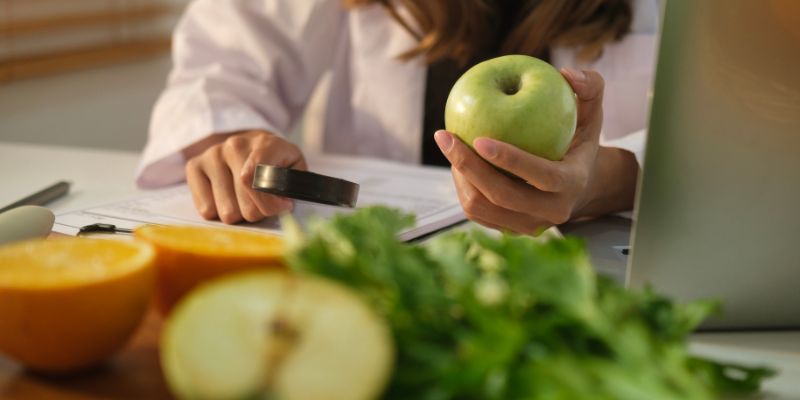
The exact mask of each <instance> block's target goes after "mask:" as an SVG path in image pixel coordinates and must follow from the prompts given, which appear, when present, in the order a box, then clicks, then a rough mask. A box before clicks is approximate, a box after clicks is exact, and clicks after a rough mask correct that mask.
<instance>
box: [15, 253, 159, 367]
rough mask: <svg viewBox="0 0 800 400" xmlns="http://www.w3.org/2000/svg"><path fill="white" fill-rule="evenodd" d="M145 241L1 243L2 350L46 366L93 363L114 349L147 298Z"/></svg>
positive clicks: (149, 272) (149, 275) (149, 261)
mask: <svg viewBox="0 0 800 400" xmlns="http://www.w3.org/2000/svg"><path fill="white" fill-rule="evenodd" d="M154 260H155V252H154V250H153V248H152V247H151V246H149V245H147V244H144V243H133V242H123V241H115V240H99V239H82V238H64V239H54V240H33V241H25V242H18V243H15V244H12V245H8V246H5V247H2V248H0V353H4V354H6V355H7V356H9V357H10V358H12V359H14V360H16V361H18V362H20V363H21V364H23V365H25V366H26V367H28V368H30V369H33V370H38V371H43V372H69V371H75V370H80V369H84V368H87V367H91V366H93V365H95V364H97V363H99V362H101V361H103V360H105V359H106V358H108V357H109V356H111V355H112V354H113V353H114V352H116V351H117V350H119V349H120V348H121V347H122V346H123V345H124V344H125V342H126V341H127V340H128V338H129V337H130V335H131V334H132V333H133V332H134V331H135V329H136V327H137V326H138V324H139V322H140V321H141V319H142V317H143V316H144V314H145V312H146V310H147V307H148V305H149V303H150V299H151V297H152V292H153V287H154V283H155V270H154V268H153V262H154Z"/></svg>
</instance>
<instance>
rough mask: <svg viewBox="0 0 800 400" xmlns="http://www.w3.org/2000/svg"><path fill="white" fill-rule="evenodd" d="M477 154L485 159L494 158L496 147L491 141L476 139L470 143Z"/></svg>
mask: <svg viewBox="0 0 800 400" xmlns="http://www.w3.org/2000/svg"><path fill="white" fill-rule="evenodd" d="M472 145H473V146H475V150H476V151H477V152H478V154H479V155H480V156H481V157H483V158H486V159H489V158H494V156H495V155H497V145H496V144H494V141H493V140H491V139H485V138H478V139H475V141H474V142H473V143H472Z"/></svg>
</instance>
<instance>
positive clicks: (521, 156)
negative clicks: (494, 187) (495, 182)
mask: <svg viewBox="0 0 800 400" xmlns="http://www.w3.org/2000/svg"><path fill="white" fill-rule="evenodd" d="M473 146H474V147H475V151H476V152H477V153H478V155H480V156H481V157H483V159H485V160H486V161H489V162H490V163H492V164H493V165H495V166H497V167H498V168H502V169H504V170H506V171H508V172H511V173H512V174H514V175H516V176H518V177H520V178H522V179H524V180H525V181H526V182H528V183H530V184H531V185H533V186H536V188H537V189H539V190H543V191H545V192H560V191H562V190H564V186H565V182H564V171H563V169H564V168H563V167H562V164H561V163H559V162H556V161H550V160H547V159H544V158H542V157H538V156H535V155H533V154H530V153H528V152H526V151H525V150H522V149H520V148H518V147H516V146H514V145H511V144H508V143H505V142H501V141H498V140H493V139H489V138H478V139H475V142H474V143H473Z"/></svg>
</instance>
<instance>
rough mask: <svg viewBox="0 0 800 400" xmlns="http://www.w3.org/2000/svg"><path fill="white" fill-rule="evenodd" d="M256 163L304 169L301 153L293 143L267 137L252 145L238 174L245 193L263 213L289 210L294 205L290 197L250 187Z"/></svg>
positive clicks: (305, 167)
mask: <svg viewBox="0 0 800 400" xmlns="http://www.w3.org/2000/svg"><path fill="white" fill-rule="evenodd" d="M258 164H265V165H273V166H278V167H287V168H292V169H301V170H306V169H308V167H307V165H306V162H305V158H304V157H303V154H302V153H301V152H300V150H299V149H298V148H297V147H296V146H295V145H293V144H291V143H289V142H287V141H285V140H283V139H280V138H277V137H272V138H267V139H265V140H261V141H259V142H258V143H256V144H255V145H254V148H253V149H252V151H250V153H249V155H248V156H247V159H246V160H245V161H244V162H243V166H242V169H241V171H240V173H239V175H238V176H239V181H240V182H241V185H243V186H245V187H247V188H248V190H247V194H248V195H249V197H250V198H251V199H252V201H253V203H254V204H255V205H256V206H257V207H258V209H259V210H260V211H261V212H262V213H263V214H264V215H267V216H270V215H276V214H279V213H281V212H285V211H290V210H291V209H292V207H293V206H294V202H292V201H291V200H290V199H287V198H284V197H279V196H274V195H271V194H268V193H263V192H259V191H257V190H253V189H252V183H253V176H254V174H255V169H256V166H257V165H258Z"/></svg>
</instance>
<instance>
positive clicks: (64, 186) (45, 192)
mask: <svg viewBox="0 0 800 400" xmlns="http://www.w3.org/2000/svg"><path fill="white" fill-rule="evenodd" d="M69 186H70V183H69V182H66V181H60V182H57V183H55V184H53V185H52V186H48V187H46V188H44V189H42V190H40V191H38V192H36V193H34V194H32V195H30V196H28V197H26V198H24V199H21V200H19V201H16V202H14V203H11V204H9V205H7V206H5V207H3V208H0V213H4V212H6V211H8V210H11V209H13V208H17V207H21V206H43V205H45V204H47V203H49V202H51V201H53V200H55V199H57V198H59V197H62V196H64V195H66V194H67V193H69Z"/></svg>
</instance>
